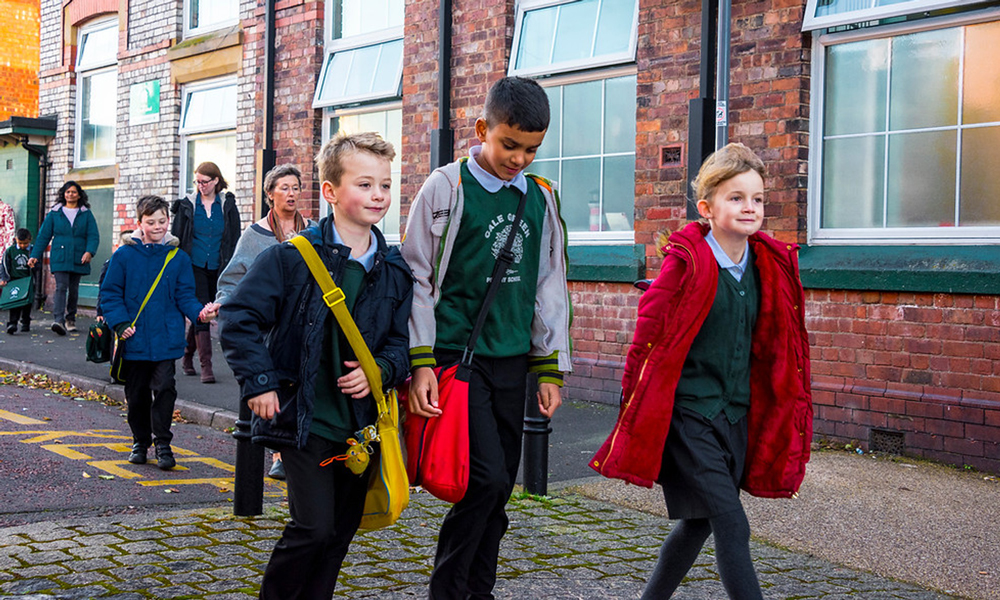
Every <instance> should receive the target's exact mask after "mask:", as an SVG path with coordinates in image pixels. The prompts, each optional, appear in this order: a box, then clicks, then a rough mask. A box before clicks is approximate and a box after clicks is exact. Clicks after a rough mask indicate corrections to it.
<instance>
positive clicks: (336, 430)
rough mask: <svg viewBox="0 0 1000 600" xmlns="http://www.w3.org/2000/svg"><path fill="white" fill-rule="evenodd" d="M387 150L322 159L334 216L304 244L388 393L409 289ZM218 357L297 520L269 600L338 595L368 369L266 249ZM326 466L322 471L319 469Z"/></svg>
mask: <svg viewBox="0 0 1000 600" xmlns="http://www.w3.org/2000/svg"><path fill="white" fill-rule="evenodd" d="M394 156H395V151H394V150H393V148H392V144H390V143H388V142H386V141H384V140H383V139H382V138H380V137H379V136H378V135H377V134H374V133H358V134H353V135H348V136H342V137H338V138H335V139H333V140H330V141H329V142H327V143H326V144H325V145H324V146H323V148H322V150H320V152H319V155H318V156H317V157H316V166H317V167H318V171H319V175H320V179H321V180H322V182H323V183H322V185H321V187H320V190H321V193H322V195H323V199H324V200H326V201H327V202H328V203H329V204H330V206H331V208H332V209H333V211H332V215H331V216H329V217H326V218H325V219H323V220H322V221H320V223H319V225H318V226H313V227H310V228H308V229H304V230H303V231H302V232H301V233H300V235H302V236H303V237H305V238H306V239H308V240H309V242H310V243H311V244H312V245H313V247H314V248H315V249H316V252H317V254H319V256H320V258H321V259H322V261H323V263H324V265H325V266H326V268H327V270H328V271H329V272H330V275H331V276H332V277H333V280H334V282H335V283H336V284H337V285H338V286H339V287H340V289H341V290H342V291H343V293H344V302H345V304H346V305H347V308H348V310H349V311H350V313H351V316H352V317H353V318H354V321H355V322H356V323H357V325H358V329H359V330H360V331H361V335H362V337H363V338H364V340H365V343H366V344H367V345H368V348H369V349H370V350H371V353H372V355H373V356H374V357H375V362H376V363H378V365H379V367H381V370H382V387H383V389H388V388H390V387H393V386H395V385H399V384H400V383H402V382H403V381H404V380H405V379H406V376H407V374H408V371H409V361H408V358H407V357H408V349H409V334H408V326H407V321H408V319H409V316H410V302H411V299H412V296H413V279H412V276H411V275H410V270H409V268H408V267H407V266H406V263H405V262H403V259H402V257H401V256H400V254H399V250H398V249H396V248H393V249H390V248H389V246H388V245H386V242H385V238H384V237H382V233H381V232H380V231H379V230H378V228H377V227H375V224H376V223H378V222H379V221H381V220H382V218H383V217H384V216H385V213H386V211H387V210H388V208H389V205H390V203H391V202H392V198H391V196H390V194H389V190H390V187H391V184H392V169H391V166H390V165H391V161H392V159H393V157H394ZM220 322H221V339H222V349H223V351H224V352H225V353H226V360H227V361H229V366H230V367H232V369H233V373H234V374H235V375H236V379H237V380H238V381H239V383H240V387H241V401H242V402H246V403H247V404H248V405H249V407H250V409H251V410H253V412H254V417H253V422H252V425H251V431H252V433H253V441H254V442H255V443H258V444H262V445H264V446H267V447H269V448H272V449H275V450H280V451H281V459H282V462H283V463H284V465H285V477H286V482H287V483H288V510H289V513H290V515H291V521H290V522H289V523H288V525H286V526H285V530H284V532H282V534H281V539H280V540H278V543H277V544H275V546H274V551H273V552H272V553H271V559H270V561H269V562H268V564H267V568H266V569H265V570H264V580H263V582H262V583H261V588H260V597H261V598H262V599H264V600H297V599H300V600H312V599H316V598H330V597H331V596H333V592H334V589H335V587H336V584H337V575H338V573H339V572H340V565H341V563H342V562H343V560H344V556H346V554H347V549H348V547H349V546H350V543H351V540H352V539H353V537H354V534H355V532H357V530H358V527H359V525H360V524H361V517H362V513H363V512H364V505H365V495H366V493H367V491H368V480H369V478H370V476H371V472H372V471H373V469H372V465H377V464H378V461H377V460H374V459H373V460H371V461H370V462H369V465H368V468H367V469H365V471H364V472H362V473H360V474H355V473H353V472H352V471H351V470H350V469H349V468H348V467H347V466H346V465H345V463H344V462H343V461H342V460H330V459H332V458H335V457H343V456H345V454H346V452H347V449H348V447H349V446H348V444H347V440H348V439H349V438H357V437H358V434H357V433H356V432H357V431H358V430H359V429H362V428H364V427H365V426H367V425H372V424H374V423H375V417H376V414H375V406H374V402H373V400H372V395H371V390H370V387H369V384H368V381H367V379H366V378H365V375H364V372H362V370H361V366H360V364H359V363H358V360H357V358H356V357H355V355H354V351H353V350H352V348H351V345H350V343H349V342H348V340H347V337H346V336H345V335H343V334H342V333H341V330H340V326H339V325H338V323H337V319H336V318H335V317H334V316H333V313H332V312H331V311H330V309H329V308H328V307H327V305H326V303H325V302H324V300H323V291H322V290H321V289H320V287H319V284H317V283H316V280H315V279H314V278H313V276H312V273H311V272H310V271H309V267H308V266H307V265H306V263H305V260H303V258H302V255H301V254H300V253H299V250H298V248H296V247H295V246H294V245H293V244H292V243H291V242H284V243H282V244H276V245H274V246H271V247H270V248H268V249H266V250H264V252H262V253H261V254H260V255H259V256H258V257H257V260H256V261H254V263H253V265H252V266H251V267H250V269H249V270H248V271H247V273H246V275H245V276H244V277H243V279H242V280H241V281H240V283H239V285H237V286H236V290H235V291H233V293H232V294H231V295H230V296H229V297H228V298H227V299H226V303H225V304H223V305H222V309H221V313H220ZM324 465H326V466H324Z"/></svg>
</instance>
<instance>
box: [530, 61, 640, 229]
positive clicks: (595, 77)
mask: <svg viewBox="0 0 1000 600" xmlns="http://www.w3.org/2000/svg"><path fill="white" fill-rule="evenodd" d="M637 74H638V69H637V68H636V67H635V66H629V67H620V68H617V69H612V70H602V71H599V72H595V73H586V74H576V75H566V76H562V77H552V78H550V79H544V80H540V81H539V82H538V83H539V84H541V85H542V87H545V88H549V87H562V86H567V85H573V84H575V83H588V82H591V81H605V80H608V79H617V78H619V77H628V76H633V77H635V76H637ZM601 113H602V114H604V95H603V94H602V95H601ZM560 114H562V111H560ZM563 127H565V124H563ZM562 130H563V128H562V127H560V132H562ZM561 145H562V140H560V148H559V153H558V154H559V158H558V159H555V160H558V161H559V163H560V171H559V173H560V175H561V174H562V164H561V163H562V162H563V161H565V160H566V157H565V156H563V154H562V147H561ZM601 147H602V148H603V147H604V128H603V127H601ZM628 155H631V156H632V160H633V164H634V162H635V149H633V150H632V152H610V153H606V154H585V155H580V156H572V157H570V158H571V159H573V160H576V159H581V158H600V159H604V158H608V157H615V156H628ZM552 161H553V159H542V160H541V161H539V162H552ZM534 164H535V162H532V164H531V165H528V168H527V169H525V171H526V172H528V173H533V172H534V171H532V169H531V167H532V165H534ZM561 179H562V178H561V177H557V178H556V183H559V182H560V181H561ZM559 188H560V192H561V191H562V190H561V188H562V186H561V185H560V186H559ZM600 188H601V189H602V190H603V189H604V168H603V166H602V168H601V177H600ZM602 193H603V192H602ZM634 193H635V191H634V190H633V196H634ZM563 206H565V204H563ZM632 212H633V214H632V217H633V219H634V218H635V200H634V199H633V202H632ZM567 241H568V242H569V243H570V245H573V246H606V245H618V244H634V243H635V223H634V221H633V225H632V228H631V229H628V230H620V231H568V232H567Z"/></svg>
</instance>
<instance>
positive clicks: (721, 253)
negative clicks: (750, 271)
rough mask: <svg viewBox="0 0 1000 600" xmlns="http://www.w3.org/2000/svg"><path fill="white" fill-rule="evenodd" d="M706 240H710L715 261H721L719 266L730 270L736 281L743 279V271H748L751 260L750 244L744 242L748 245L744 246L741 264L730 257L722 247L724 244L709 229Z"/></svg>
mask: <svg viewBox="0 0 1000 600" xmlns="http://www.w3.org/2000/svg"><path fill="white" fill-rule="evenodd" d="M705 241H706V242H708V245H709V247H710V248H712V254H714V255H715V261H716V262H717V263H719V266H720V267H722V268H723V269H725V270H727V271H729V272H730V273H731V274H732V276H733V277H735V278H736V281H742V280H743V273H745V272H746V270H747V264H748V263H749V262H750V244H749V243H746V242H744V244H746V245H745V246H744V248H743V260H741V261H740V262H739V264H736V263H734V262H733V260H732V259H731V258H729V255H728V254H726V251H725V250H723V249H722V246H720V245H719V241H718V240H716V239H715V236H714V235H712V232H711V230H709V232H708V235H706V236H705Z"/></svg>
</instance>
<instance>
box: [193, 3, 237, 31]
mask: <svg viewBox="0 0 1000 600" xmlns="http://www.w3.org/2000/svg"><path fill="white" fill-rule="evenodd" d="M190 2H191V5H190V9H189V15H190V21H189V23H188V28H189V29H197V28H199V27H211V26H212V25H216V24H219V23H225V22H227V21H235V20H236V19H238V18H239V16H240V8H239V3H238V2H237V0H190Z"/></svg>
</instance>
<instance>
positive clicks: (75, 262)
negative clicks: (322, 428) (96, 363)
mask: <svg viewBox="0 0 1000 600" xmlns="http://www.w3.org/2000/svg"><path fill="white" fill-rule="evenodd" d="M49 242H51V243H52V251H51V252H50V253H49V270H50V271H52V275H53V277H55V280H56V291H55V297H54V298H53V299H52V331H54V332H56V333H57V334H59V335H66V332H67V331H76V306H77V299H78V298H79V295H80V278H81V277H83V276H84V275H90V259H92V258H94V254H96V253H97V247H98V246H99V245H100V243H101V234H100V232H99V231H98V230H97V219H95V218H94V213H93V212H91V210H90V203H89V202H88V201H87V192H85V191H83V188H82V187H80V184H78V183H77V182H75V181H67V182H66V183H65V184H63V186H62V187H61V188H59V191H58V192H57V194H56V204H55V206H53V207H52V210H51V211H49V214H47V215H45V220H44V221H43V222H42V226H41V227H40V228H39V230H38V239H37V240H36V242H35V247H34V250H32V252H31V258H30V259H29V260H28V265H29V266H30V267H34V266H35V265H37V264H38V262H39V261H40V260H41V259H42V255H43V254H44V253H45V249H46V248H47V247H48V245H49Z"/></svg>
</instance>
